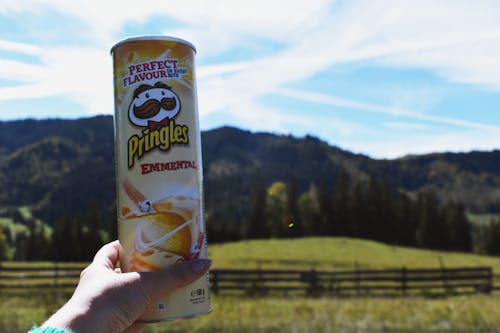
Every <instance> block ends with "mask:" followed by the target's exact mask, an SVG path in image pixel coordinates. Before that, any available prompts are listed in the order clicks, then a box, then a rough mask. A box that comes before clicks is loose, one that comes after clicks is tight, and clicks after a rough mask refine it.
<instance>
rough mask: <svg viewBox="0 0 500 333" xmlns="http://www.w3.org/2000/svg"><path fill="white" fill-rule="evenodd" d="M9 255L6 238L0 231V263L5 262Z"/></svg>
mask: <svg viewBox="0 0 500 333" xmlns="http://www.w3.org/2000/svg"><path fill="white" fill-rule="evenodd" d="M8 254H9V244H8V243H7V236H5V234H4V232H3V230H1V229H0V261H3V260H7V259H8Z"/></svg>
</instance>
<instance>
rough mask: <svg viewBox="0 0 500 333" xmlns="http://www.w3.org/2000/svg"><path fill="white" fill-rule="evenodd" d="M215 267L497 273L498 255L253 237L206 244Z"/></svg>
mask: <svg viewBox="0 0 500 333" xmlns="http://www.w3.org/2000/svg"><path fill="white" fill-rule="evenodd" d="M209 255H210V257H211V258H212V260H213V261H214V267H217V268H257V267H259V266H260V267H261V268H283V269H285V268H297V269H309V268H312V267H314V268H316V269H322V270H340V269H354V268H355V267H356V266H357V267H361V268H400V267H403V266H406V267H407V268H421V267H425V268H432V267H437V268H439V267H441V266H440V265H441V263H442V264H444V265H445V266H446V267H452V266H491V267H493V271H494V272H495V273H499V274H500V258H499V257H491V256H481V255H475V254H468V253H459V252H444V251H430V250H422V249H415V248H407V247H399V246H393V245H386V244H383V243H379V242H374V241H368V240H361V239H353V238H344V237H336V238H331V237H324V238H322V237H311V238H300V239H288V240H253V241H241V242H235V243H225V244H221V245H213V246H209Z"/></svg>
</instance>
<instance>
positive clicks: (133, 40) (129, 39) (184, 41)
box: [110, 36, 196, 54]
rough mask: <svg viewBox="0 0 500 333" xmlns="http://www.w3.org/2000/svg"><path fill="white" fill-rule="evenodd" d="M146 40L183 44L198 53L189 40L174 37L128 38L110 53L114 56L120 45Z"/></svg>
mask: <svg viewBox="0 0 500 333" xmlns="http://www.w3.org/2000/svg"><path fill="white" fill-rule="evenodd" d="M146 40H163V41H170V42H176V43H181V44H184V45H187V46H189V47H190V48H192V49H193V51H194V52H195V53H196V47H195V46H194V45H193V44H192V43H190V42H188V41H187V40H184V39H182V38H177V37H172V36H135V37H128V38H125V39H122V40H121V41H119V42H117V43H116V44H115V45H113V47H112V48H111V50H110V53H111V54H113V51H114V50H115V48H117V47H118V46H120V45H123V44H126V43H130V42H136V41H146Z"/></svg>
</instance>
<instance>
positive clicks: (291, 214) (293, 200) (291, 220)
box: [284, 176, 304, 237]
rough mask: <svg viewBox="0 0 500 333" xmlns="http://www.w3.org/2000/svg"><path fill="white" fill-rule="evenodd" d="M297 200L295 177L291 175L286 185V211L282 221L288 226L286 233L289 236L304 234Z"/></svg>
mask: <svg viewBox="0 0 500 333" xmlns="http://www.w3.org/2000/svg"><path fill="white" fill-rule="evenodd" d="M298 201H299V194H298V189H297V178H295V177H294V176H291V177H290V178H289V179H288V184H287V186H286V213H285V221H284V224H285V226H287V227H288V229H287V231H288V232H287V234H288V236H291V237H301V236H303V235H304V228H303V226H302V221H301V219H300V213H299V204H298Z"/></svg>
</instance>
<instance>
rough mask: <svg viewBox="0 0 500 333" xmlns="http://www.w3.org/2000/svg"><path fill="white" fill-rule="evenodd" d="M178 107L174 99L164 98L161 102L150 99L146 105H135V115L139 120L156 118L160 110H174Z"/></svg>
mask: <svg viewBox="0 0 500 333" xmlns="http://www.w3.org/2000/svg"><path fill="white" fill-rule="evenodd" d="M176 106H177V102H176V100H175V98H173V97H165V98H162V99H161V101H159V100H156V99H150V100H147V101H146V102H144V104H142V105H139V106H136V105H134V114H135V116H136V117H137V118H139V119H148V118H151V117H154V116H156V115H157V114H158V112H160V109H162V108H163V109H165V110H173V109H174V108H175V107H176Z"/></svg>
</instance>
